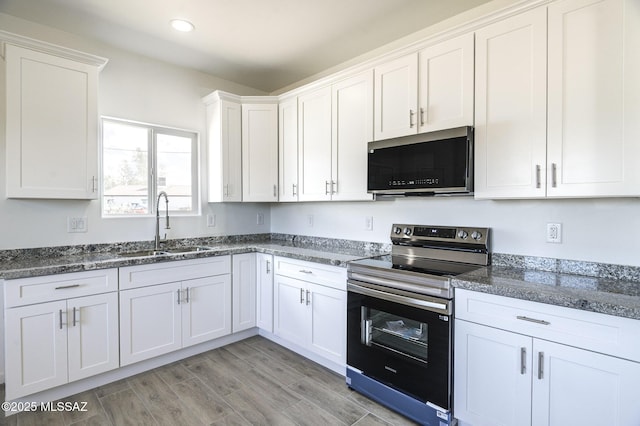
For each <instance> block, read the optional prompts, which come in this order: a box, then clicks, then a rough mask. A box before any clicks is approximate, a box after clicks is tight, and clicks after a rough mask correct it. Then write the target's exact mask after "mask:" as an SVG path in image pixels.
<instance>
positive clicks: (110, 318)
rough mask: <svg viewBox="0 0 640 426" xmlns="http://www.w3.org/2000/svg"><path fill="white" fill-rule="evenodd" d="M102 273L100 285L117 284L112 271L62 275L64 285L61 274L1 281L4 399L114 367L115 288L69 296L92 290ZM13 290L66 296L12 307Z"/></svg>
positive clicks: (116, 359) (116, 304)
mask: <svg viewBox="0 0 640 426" xmlns="http://www.w3.org/2000/svg"><path fill="white" fill-rule="evenodd" d="M100 275H101V276H102V278H103V279H102V281H103V283H107V282H117V280H116V279H115V277H117V273H116V272H115V270H105V271H99V272H96V271H94V272H91V273H84V272H80V273H75V274H64V275H62V276H64V277H65V281H64V284H61V283H62V281H61V278H60V276H46V277H36V278H27V279H17V280H7V281H6V282H5V294H7V295H8V297H7V300H6V306H7V309H6V310H5V320H6V323H5V327H6V328H5V354H6V359H5V362H6V365H5V372H6V388H5V389H6V399H7V400H12V399H16V398H19V397H22V396H25V395H30V394H33V393H36V392H40V391H43V390H46V389H50V388H53V387H56V386H60V385H64V384H66V383H69V382H73V381H76V380H80V379H84V378H86V377H89V376H93V375H95V374H99V373H103V372H105V371H109V370H112V369H115V368H118V366H119V359H118V294H117V292H108V293H102V294H93V295H87V296H81V297H72V296H74V295H76V294H83V293H87V292H91V288H92V287H93V286H94V284H97V281H99V280H98V278H96V277H97V276H100ZM74 279H75V282H74ZM69 283H71V284H69ZM87 283H89V284H87ZM96 287H99V285H96ZM103 287H106V286H103ZM16 288H21V290H22V292H21V293H22V294H23V295H24V294H29V292H31V291H33V292H36V293H39V297H45V296H46V297H49V298H51V299H55V298H58V299H60V298H61V297H62V296H63V295H64V296H65V298H64V299H61V300H53V301H50V302H44V303H36V304H31V305H26V306H13V305H15V304H20V303H22V302H23V300H19V299H18V298H14V297H13V296H12V294H13V293H14V291H13V290H15V289H16ZM116 288H117V287H116ZM49 289H50V290H51V292H50V293H49ZM40 290H43V291H45V293H42V292H41V291H40Z"/></svg>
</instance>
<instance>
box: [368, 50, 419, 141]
mask: <svg viewBox="0 0 640 426" xmlns="http://www.w3.org/2000/svg"><path fill="white" fill-rule="evenodd" d="M374 86H375V91H374V93H375V94H374V111H375V113H374V119H373V122H374V126H375V128H374V129H375V130H374V137H375V140H381V139H388V138H395V137H398V136H406V135H411V134H414V133H417V131H418V121H417V120H418V117H417V115H418V114H417V113H418V111H417V110H418V55H417V54H412V55H407V56H403V57H401V58H398V59H395V60H393V61H391V62H388V63H386V64H382V65H379V66H377V67H375V69H374Z"/></svg>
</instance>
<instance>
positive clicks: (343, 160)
mask: <svg viewBox="0 0 640 426" xmlns="http://www.w3.org/2000/svg"><path fill="white" fill-rule="evenodd" d="M332 101H333V108H332V114H333V119H332V127H333V137H332V165H331V199H332V200H371V199H373V196H372V194H367V143H368V142H371V141H372V140H373V72H372V71H366V72H364V73H361V74H358V75H356V76H354V77H351V78H349V79H346V80H343V81H341V82H339V83H336V84H334V85H333V86H332Z"/></svg>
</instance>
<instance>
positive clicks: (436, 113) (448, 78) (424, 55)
mask: <svg viewBox="0 0 640 426" xmlns="http://www.w3.org/2000/svg"><path fill="white" fill-rule="evenodd" d="M473 53H474V52H473V33H471V34H466V35H464V36H461V37H457V38H455V39H452V40H447V41H444V42H442V43H439V44H436V45H434V46H430V47H428V48H426V49H424V50H421V51H420V52H419V54H418V55H419V60H420V63H419V66H418V71H419V73H420V75H419V82H418V86H419V91H420V92H419V96H418V98H419V102H420V106H419V110H418V114H419V115H418V131H419V132H431V131H434V130H442V129H447V128H452V127H459V126H473V71H474V68H473V59H474V54H473Z"/></svg>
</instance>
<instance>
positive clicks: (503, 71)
mask: <svg viewBox="0 0 640 426" xmlns="http://www.w3.org/2000/svg"><path fill="white" fill-rule="evenodd" d="M639 16H640V4H639V3H638V2H637V1H634V0H563V1H557V2H553V3H550V4H549V6H544V7H539V8H537V9H534V10H532V11H529V12H526V13H523V14H521V15H517V16H514V17H511V18H508V19H505V20H504V21H500V22H497V23H495V24H492V25H490V26H488V27H485V28H483V29H481V30H479V31H477V32H476V110H475V113H476V130H475V144H476V162H475V165H476V168H475V170H476V175H475V195H476V197H478V198H535V197H612V196H637V195H638V194H640V170H639V169H638V167H636V166H635V165H634V161H635V159H637V158H639V157H640V141H638V139H637V134H638V133H639V132H640V107H639V106H638V105H639V104H638V99H640V85H639V84H638V80H637V77H636V76H637V75H639V74H640V31H639V30H638V22H639V20H640V19H639Z"/></svg>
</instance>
